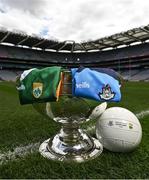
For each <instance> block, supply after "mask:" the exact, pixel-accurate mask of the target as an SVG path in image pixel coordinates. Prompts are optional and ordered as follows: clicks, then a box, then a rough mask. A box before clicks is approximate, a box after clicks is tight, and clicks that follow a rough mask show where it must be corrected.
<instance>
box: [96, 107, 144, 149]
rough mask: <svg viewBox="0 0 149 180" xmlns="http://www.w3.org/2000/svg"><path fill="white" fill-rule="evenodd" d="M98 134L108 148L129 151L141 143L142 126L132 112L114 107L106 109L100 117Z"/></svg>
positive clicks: (97, 128)
mask: <svg viewBox="0 0 149 180" xmlns="http://www.w3.org/2000/svg"><path fill="white" fill-rule="evenodd" d="M96 136H97V138H98V139H99V140H100V141H101V143H103V146H104V147H105V148H106V149H108V150H111V151H114V152H128V151H131V150H134V149H135V148H136V147H137V146H138V145H139V144H140V142H141V138H142V128H141V125H140V122H139V120H138V119H137V117H136V116H135V115H134V114H133V113H132V112H130V111H129V110H127V109H124V108H120V107H113V108H109V109H107V110H105V112H104V113H103V114H102V115H101V117H100V118H99V119H98V121H97V124H96Z"/></svg>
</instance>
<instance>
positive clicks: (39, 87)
mask: <svg viewBox="0 0 149 180" xmlns="http://www.w3.org/2000/svg"><path fill="white" fill-rule="evenodd" d="M42 91H43V84H42V83H37V82H36V83H33V96H34V97H35V98H39V97H40V96H41V95H42Z"/></svg>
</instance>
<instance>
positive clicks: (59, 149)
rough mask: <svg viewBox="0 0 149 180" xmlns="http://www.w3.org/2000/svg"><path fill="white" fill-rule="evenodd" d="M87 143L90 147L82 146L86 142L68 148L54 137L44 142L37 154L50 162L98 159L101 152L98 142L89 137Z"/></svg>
mask: <svg viewBox="0 0 149 180" xmlns="http://www.w3.org/2000/svg"><path fill="white" fill-rule="evenodd" d="M56 141H57V142H56ZM89 141H90V142H91V144H92V146H90V144H88V145H87V146H88V147H87V146H86V145H84V144H86V142H84V143H83V142H82V144H79V145H75V146H73V147H70V146H68V145H66V144H64V143H62V142H60V141H59V137H58V135H56V136H55V137H54V138H50V139H47V140H45V141H44V142H43V143H42V144H41V145H40V148H39V152H40V154H41V155H42V156H43V157H45V158H48V159H50V160H56V161H64V162H84V161H88V160H91V159H94V158H96V157H98V156H99V155H100V154H101V153H102V151H103V146H102V144H101V143H100V142H99V140H97V139H95V138H92V137H90V139H89ZM53 142H55V144H53ZM74 149H75V150H74Z"/></svg>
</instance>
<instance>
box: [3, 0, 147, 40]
mask: <svg viewBox="0 0 149 180" xmlns="http://www.w3.org/2000/svg"><path fill="white" fill-rule="evenodd" d="M147 24H149V1H148V0H0V28H1V27H5V28H7V29H8V30H11V31H12V30H21V31H24V32H26V33H27V34H38V35H40V36H43V37H45V38H48V39H51V38H52V39H57V40H60V41H63V40H75V41H87V40H95V39H98V38H101V37H105V36H108V35H112V34H114V33H118V32H121V31H126V30H128V29H131V28H134V27H139V26H142V25H147Z"/></svg>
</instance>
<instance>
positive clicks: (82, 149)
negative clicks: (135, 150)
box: [33, 71, 103, 162]
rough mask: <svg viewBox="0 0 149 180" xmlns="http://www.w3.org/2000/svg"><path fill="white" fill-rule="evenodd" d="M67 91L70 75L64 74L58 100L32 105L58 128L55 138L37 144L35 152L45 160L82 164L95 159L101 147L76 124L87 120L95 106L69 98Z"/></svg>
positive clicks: (66, 72) (68, 90)
mask: <svg viewBox="0 0 149 180" xmlns="http://www.w3.org/2000/svg"><path fill="white" fill-rule="evenodd" d="M71 88H72V87H71V75H70V72H69V71H65V72H64V81H63V86H62V95H61V96H60V98H59V101H57V102H47V103H44V104H34V105H33V106H34V108H35V109H36V110H37V111H38V112H40V113H41V114H43V115H45V116H48V117H49V118H51V119H53V120H54V121H56V122H58V123H60V124H61V126H62V127H61V129H60V131H59V132H58V133H57V134H56V135H55V136H53V137H51V138H50V139H47V140H46V141H44V142H43V143H42V144H41V146H40V148H39V151H40V153H41V155H42V156H44V157H46V158H48V159H52V160H59V161H66V162H71V161H75V162H83V161H86V160H89V159H93V158H95V157H97V156H99V155H100V154H101V153H102V150H103V147H102V145H101V143H100V142H99V140H97V139H95V138H92V137H91V136H90V135H88V134H87V133H86V132H84V131H83V130H82V129H80V124H81V123H83V122H85V121H87V120H89V118H88V117H89V115H90V113H91V111H92V110H93V109H94V107H95V106H90V104H89V103H88V102H87V101H85V100H84V99H83V98H77V97H73V96H72V94H71Z"/></svg>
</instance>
